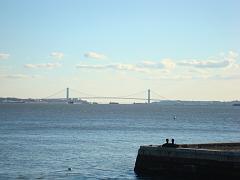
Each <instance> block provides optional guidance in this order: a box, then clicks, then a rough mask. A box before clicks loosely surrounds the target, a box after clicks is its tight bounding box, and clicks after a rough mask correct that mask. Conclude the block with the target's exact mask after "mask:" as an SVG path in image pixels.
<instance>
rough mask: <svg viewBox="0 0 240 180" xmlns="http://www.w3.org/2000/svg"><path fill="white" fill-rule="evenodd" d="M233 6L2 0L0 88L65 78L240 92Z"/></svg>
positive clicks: (167, 90)
mask: <svg viewBox="0 0 240 180" xmlns="http://www.w3.org/2000/svg"><path fill="white" fill-rule="evenodd" d="M239 7H240V1H237V0H228V1H227V0H223V1H216V0H213V1H207V0H203V1H198V2H195V1H194V2H193V1H190V0H183V1H162V0H150V1H147V0H140V1H139V0H133V1H127V0H122V1H110V0H102V1H97V0H91V1H74V0H70V1H66V0H51V1H48V0H42V1H31V0H23V1H17V0H11V1H8V0H0V21H1V28H0V39H1V41H0V82H1V88H0V97H17V98H43V97H47V96H49V95H51V94H53V93H55V92H57V91H59V90H61V89H65V88H66V87H70V88H73V89H76V90H78V91H81V92H84V93H88V94H94V95H97V96H124V95H129V94H132V93H135V92H140V91H147V89H151V90H153V91H154V92H157V93H158V94H159V95H161V96H163V97H167V98H168V99H173V100H174V99H176V100H178V99H179V100H218V101H233V100H239V99H240V98H239V92H240V85H239V84H240V58H239V53H240V44H239V42H240V37H239V34H240V21H239V17H240V11H239ZM145 94H146V93H145ZM72 95H73V96H76V97H79V95H77V94H72ZM64 96H65V93H63V97H64ZM143 96H144V93H143Z"/></svg>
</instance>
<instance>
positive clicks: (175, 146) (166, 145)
mask: <svg viewBox="0 0 240 180" xmlns="http://www.w3.org/2000/svg"><path fill="white" fill-rule="evenodd" d="M162 147H170V148H177V147H178V145H177V144H174V139H172V143H171V144H170V143H169V139H166V143H164V144H163V145H162Z"/></svg>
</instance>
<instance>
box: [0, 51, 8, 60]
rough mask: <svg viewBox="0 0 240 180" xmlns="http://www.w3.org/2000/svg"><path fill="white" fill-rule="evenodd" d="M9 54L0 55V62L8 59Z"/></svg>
mask: <svg viewBox="0 0 240 180" xmlns="http://www.w3.org/2000/svg"><path fill="white" fill-rule="evenodd" d="M9 56H10V54H7V53H0V60H4V59H8V58H9Z"/></svg>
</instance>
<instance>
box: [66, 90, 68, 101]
mask: <svg viewBox="0 0 240 180" xmlns="http://www.w3.org/2000/svg"><path fill="white" fill-rule="evenodd" d="M66 100H67V101H68V100H69V88H67V91H66Z"/></svg>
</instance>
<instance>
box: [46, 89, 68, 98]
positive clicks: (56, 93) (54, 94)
mask: <svg viewBox="0 0 240 180" xmlns="http://www.w3.org/2000/svg"><path fill="white" fill-rule="evenodd" d="M62 92H65V89H62V90H60V91H58V92H55V93H53V94H51V95H49V96H47V97H45V98H42V99H48V98H50V97H53V96H56V95H58V94H60V93H62Z"/></svg>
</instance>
